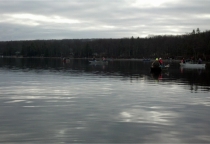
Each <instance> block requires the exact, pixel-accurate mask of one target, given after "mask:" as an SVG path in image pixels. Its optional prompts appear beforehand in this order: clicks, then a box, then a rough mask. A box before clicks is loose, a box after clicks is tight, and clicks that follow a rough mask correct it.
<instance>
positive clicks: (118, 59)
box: [0, 56, 210, 64]
mask: <svg viewBox="0 0 210 144" xmlns="http://www.w3.org/2000/svg"><path fill="white" fill-rule="evenodd" d="M0 58H1V59H2V58H13V59H60V60H61V61H63V58H62V57H16V56H4V57H0ZM67 59H69V60H92V58H67ZM96 60H102V58H96ZM106 60H107V61H145V59H141V58H130V59H123V58H114V59H113V58H106ZM153 61H155V59H149V60H148V61H145V62H153ZM163 61H164V62H180V61H181V59H163ZM203 63H206V64H210V62H209V61H203Z"/></svg>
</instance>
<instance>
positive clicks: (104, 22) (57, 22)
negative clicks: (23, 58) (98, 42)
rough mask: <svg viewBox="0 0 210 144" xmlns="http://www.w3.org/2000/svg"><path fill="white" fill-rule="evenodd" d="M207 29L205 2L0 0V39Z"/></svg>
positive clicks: (209, 6) (208, 2) (208, 0)
mask: <svg viewBox="0 0 210 144" xmlns="http://www.w3.org/2000/svg"><path fill="white" fill-rule="evenodd" d="M197 28H199V29H200V31H206V30H210V0H0V41H8V40H9V41H10V40H34V39H45V40H47V39H83V38H124V37H132V36H133V37H147V36H148V35H178V34H186V33H189V32H191V31H192V30H193V29H197Z"/></svg>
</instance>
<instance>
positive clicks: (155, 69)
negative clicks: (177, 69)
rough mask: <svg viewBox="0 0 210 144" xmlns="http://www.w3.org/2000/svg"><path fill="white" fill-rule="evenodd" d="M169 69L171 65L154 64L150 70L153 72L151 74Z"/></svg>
mask: <svg viewBox="0 0 210 144" xmlns="http://www.w3.org/2000/svg"><path fill="white" fill-rule="evenodd" d="M169 67H170V65H169V64H167V65H159V66H157V65H154V64H153V65H152V66H151V68H150V71H151V73H161V72H162V71H164V70H168V68H169Z"/></svg>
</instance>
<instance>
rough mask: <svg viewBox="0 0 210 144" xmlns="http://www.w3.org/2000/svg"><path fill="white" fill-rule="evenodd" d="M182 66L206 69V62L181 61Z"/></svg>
mask: <svg viewBox="0 0 210 144" xmlns="http://www.w3.org/2000/svg"><path fill="white" fill-rule="evenodd" d="M180 66H181V67H183V68H194V69H196V68H197V69H204V68H205V67H206V64H192V63H180Z"/></svg>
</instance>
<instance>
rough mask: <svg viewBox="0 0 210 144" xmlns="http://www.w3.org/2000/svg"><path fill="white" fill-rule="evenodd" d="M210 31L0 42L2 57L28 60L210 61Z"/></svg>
mask: <svg viewBox="0 0 210 144" xmlns="http://www.w3.org/2000/svg"><path fill="white" fill-rule="evenodd" d="M209 39H210V31H206V32H200V30H196V31H195V30H194V31H193V32H192V33H190V34H186V35H181V36H151V37H148V38H134V37H131V38H121V39H69V40H33V41H32V40H31V41H7V42H0V55H3V56H15V55H16V56H25V57H77V58H81V57H82V58H83V57H92V56H96V57H100V58H101V57H103V56H105V57H113V58H143V57H145V58H147V57H151V58H155V57H162V58H168V57H177V58H181V57H185V58H191V57H192V56H194V57H195V58H198V57H201V58H202V59H203V60H205V59H208V60H209V59H210V41H209Z"/></svg>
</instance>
